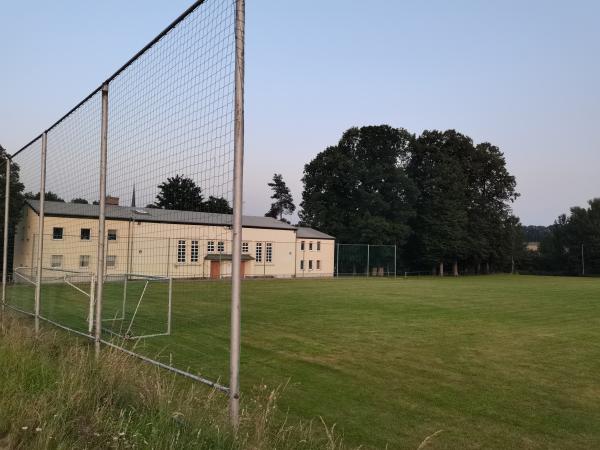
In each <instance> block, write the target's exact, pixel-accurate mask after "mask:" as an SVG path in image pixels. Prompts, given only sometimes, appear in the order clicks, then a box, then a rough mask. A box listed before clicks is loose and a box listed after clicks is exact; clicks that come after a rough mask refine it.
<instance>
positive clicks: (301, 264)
mask: <svg viewBox="0 0 600 450" xmlns="http://www.w3.org/2000/svg"><path fill="white" fill-rule="evenodd" d="M300 270H304V260H303V259H301V260H300Z"/></svg>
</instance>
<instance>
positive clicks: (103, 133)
mask: <svg viewBox="0 0 600 450" xmlns="http://www.w3.org/2000/svg"><path fill="white" fill-rule="evenodd" d="M107 140H108V84H107V83H105V84H104V85H103V86H102V124H101V128H100V193H99V195H100V214H99V216H98V255H97V256H98V258H97V261H96V327H95V330H94V332H95V333H94V338H95V340H94V346H95V348H96V356H98V355H99V353H100V341H101V339H102V296H103V290H104V253H105V252H104V250H105V247H104V246H105V240H106V231H105V227H106V164H107V153H108V146H107Z"/></svg>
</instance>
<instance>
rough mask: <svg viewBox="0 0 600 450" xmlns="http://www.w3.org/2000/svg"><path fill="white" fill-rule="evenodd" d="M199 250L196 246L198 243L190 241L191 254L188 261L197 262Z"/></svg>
mask: <svg viewBox="0 0 600 450" xmlns="http://www.w3.org/2000/svg"><path fill="white" fill-rule="evenodd" d="M199 250H200V246H199V245H198V241H192V254H191V255H190V261H191V262H193V263H196V262H198V253H199Z"/></svg>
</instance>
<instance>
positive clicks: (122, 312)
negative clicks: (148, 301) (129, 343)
mask: <svg viewBox="0 0 600 450" xmlns="http://www.w3.org/2000/svg"><path fill="white" fill-rule="evenodd" d="M115 277H117V278H119V279H121V278H122V280H123V295H122V300H121V306H120V308H119V311H117V313H116V314H115V315H114V316H113V317H111V318H106V319H103V320H102V321H103V322H113V323H114V322H117V321H120V322H121V331H120V332H117V331H114V330H113V329H110V328H107V327H103V330H104V331H105V332H107V333H110V334H113V335H115V336H119V337H121V338H123V339H126V340H137V339H146V338H151V337H158V336H169V335H170V334H171V328H172V310H173V278H171V277H165V276H159V275H145V274H139V273H124V274H119V275H116V276H115V275H114V274H111V275H107V276H105V283H106V282H108V281H109V279H115ZM131 282H141V283H143V287H142V290H141V293H140V294H139V296H138V295H136V296H135V297H134V298H133V301H135V308H134V309H133V312H132V313H131V317H127V303H128V302H129V301H131V300H132V299H131V298H129V297H128V285H129V283H131ZM152 282H163V283H166V284H167V286H168V287H167V296H166V306H167V311H166V316H167V317H166V319H167V320H166V325H165V330H164V331H162V332H158V333H148V334H139V335H135V334H132V330H133V328H134V324H135V320H136V317H137V316H138V312H139V311H140V307H142V305H143V302H144V300H145V296H146V293H147V291H148V287H149V285H150V284H151V283H152ZM123 329H124V331H123Z"/></svg>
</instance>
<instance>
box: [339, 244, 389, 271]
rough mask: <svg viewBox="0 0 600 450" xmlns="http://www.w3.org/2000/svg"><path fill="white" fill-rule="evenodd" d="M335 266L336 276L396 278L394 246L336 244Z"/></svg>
mask: <svg viewBox="0 0 600 450" xmlns="http://www.w3.org/2000/svg"><path fill="white" fill-rule="evenodd" d="M335 265H336V275H337V276H363V277H389V276H396V273H397V251H396V246H394V245H369V244H338V245H337V246H336V254H335Z"/></svg>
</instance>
